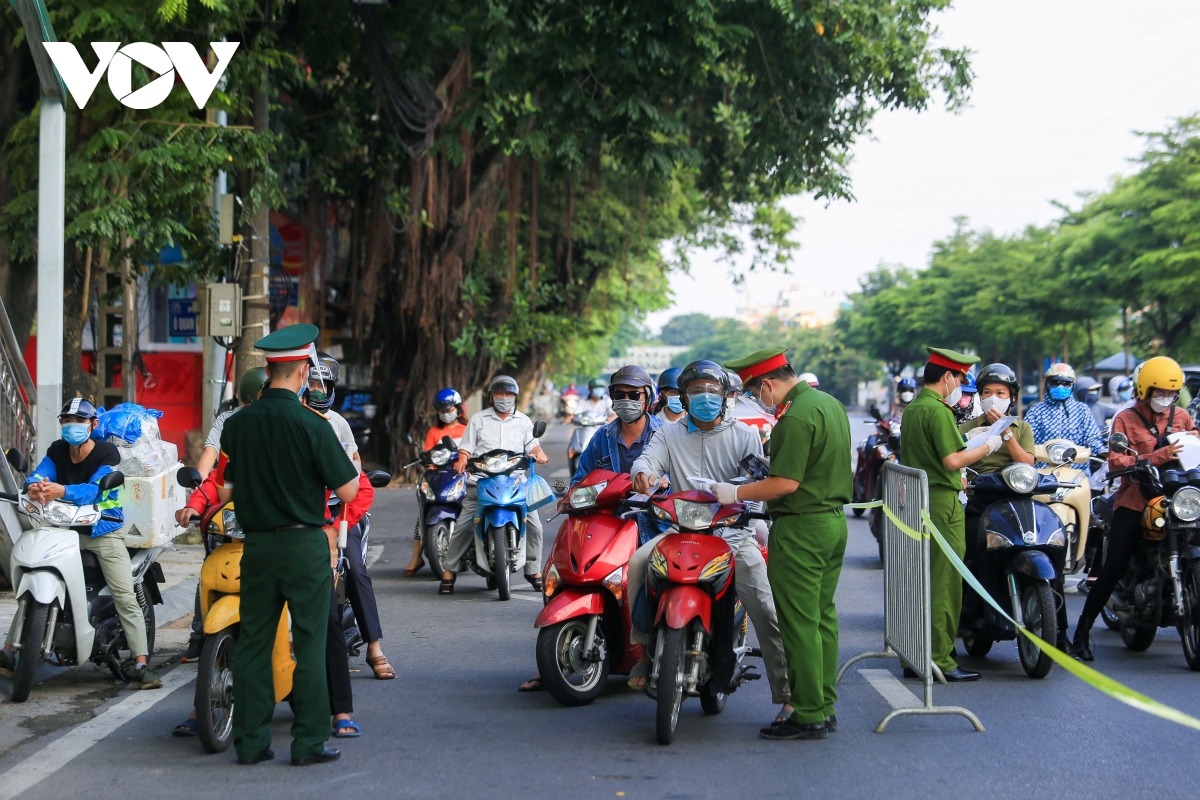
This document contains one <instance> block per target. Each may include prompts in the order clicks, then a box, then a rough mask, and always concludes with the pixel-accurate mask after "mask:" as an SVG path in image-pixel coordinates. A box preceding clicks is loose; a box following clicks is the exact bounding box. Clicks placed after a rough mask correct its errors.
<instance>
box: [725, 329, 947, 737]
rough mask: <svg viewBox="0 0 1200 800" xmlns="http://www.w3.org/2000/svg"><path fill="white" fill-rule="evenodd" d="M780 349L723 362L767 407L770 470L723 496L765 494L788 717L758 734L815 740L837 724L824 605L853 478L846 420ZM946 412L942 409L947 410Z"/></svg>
mask: <svg viewBox="0 0 1200 800" xmlns="http://www.w3.org/2000/svg"><path fill="white" fill-rule="evenodd" d="M785 350H786V348H783V347H779V348H774V349H769V350H760V351H759V352H757V353H754V354H753V355H750V356H747V357H745V358H742V359H738V360H737V361H731V362H729V363H728V364H726V365H725V367H726V369H730V370H735V371H736V372H737V373H738V375H739V376H740V377H741V379H742V382H743V390H744V391H745V393H746V394H747V395H749V396H750V398H752V399H753V400H755V401H756V402H758V403H759V404H760V405H762V406H763V408H764V410H765V411H767V412H768V413H772V414H775V415H776V416H777V417H778V420H779V421H778V422H777V423H776V425H775V428H774V429H773V430H772V432H771V470H770V474H769V476H768V477H767V478H766V479H765V480H762V481H758V482H757V483H750V484H745V485H743V486H740V487H736V488H735V487H729V488H726V487H725V486H724V485H721V484H719V485H718V486H717V487H716V488H717V489H719V490H720V491H719V492H718V494H717V497H718V498H719V499H722V502H725V501H727V500H728V499H729V498H728V497H724V498H723V497H722V494H728V493H729V489H734V491H733V492H732V494H733V498H734V499H737V500H743V501H749V500H765V501H767V510H768V512H769V513H770V515H771V518H772V525H771V536H770V553H771V558H770V560H769V561H768V562H767V575H768V578H769V580H770V582H771V592H772V594H773V595H774V597H775V610H776V612H777V613H778V615H779V632H780V634H781V637H782V639H783V650H784V653H785V654H786V655H787V665H788V683H789V684H790V685H791V691H792V695H791V706H792V709H793V710H792V715H791V717H790V718H788V719H783V720H781V721H778V722H777V723H776V724H774V725H772V726H770V727H767V728H763V729H762V730H761V731H759V735H760V736H761V737H762V738H764V739H824V738H825V737H826V736H828V735H829V734H830V733H832V732H834V731H836V730H837V716H836V715H835V713H834V703H835V702H836V700H837V691H836V690H835V689H834V679H835V678H836V676H837V660H838V625H837V609H836V607H835V605H834V602H833V595H834V591H835V590H836V589H837V584H838V578H839V577H840V576H841V574H842V556H843V555H844V554H845V552H846V514H845V511H844V510H843V506H844V505H845V504H846V503H849V502H850V497H851V483H852V481H853V476H852V473H851V468H850V449H851V445H850V420H849V419H848V418H847V416H846V409H845V408H844V407H843V406H842V404H841V403H840V402H838V401H837V400H836V399H834V398H833V397H831V396H830V395H828V394H825V393H824V392H822V391H820V390H819V389H814V388H812V387H811V386H809V384H808V383H806V382H804V381H799V380H797V378H796V373H795V372H793V371H792V368H791V367H790V366H789V365H788V363H787V360H786V359H785V358H784V355H783V354H784V351H785ZM947 410H949V409H947Z"/></svg>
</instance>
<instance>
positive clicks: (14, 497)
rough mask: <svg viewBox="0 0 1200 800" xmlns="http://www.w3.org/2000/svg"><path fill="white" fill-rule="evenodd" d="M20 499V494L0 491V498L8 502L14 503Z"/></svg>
mask: <svg viewBox="0 0 1200 800" xmlns="http://www.w3.org/2000/svg"><path fill="white" fill-rule="evenodd" d="M20 499H21V497H20V495H15V494H11V493H9V492H0V500H7V501H8V502H10V503H16V502H18V501H19V500H20Z"/></svg>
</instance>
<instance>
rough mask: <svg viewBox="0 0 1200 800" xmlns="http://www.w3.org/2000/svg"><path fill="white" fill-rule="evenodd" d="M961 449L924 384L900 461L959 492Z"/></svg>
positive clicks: (910, 412) (937, 485)
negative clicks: (951, 459) (951, 461)
mask: <svg viewBox="0 0 1200 800" xmlns="http://www.w3.org/2000/svg"><path fill="white" fill-rule="evenodd" d="M252 407H253V406H252ZM235 416H236V415H235ZM965 449H966V445H964V444H963V437H962V434H961V433H959V432H958V427H957V426H956V425H955V424H954V412H953V411H951V410H950V406H948V405H946V403H945V401H943V400H942V397H941V395H939V394H938V393H937V392H935V391H933V390H932V389H930V388H928V387H926V388H924V389H922V390H921V391H920V392H919V393H918V394H917V396H916V398H915V399H914V400H913V401H912V402H911V403H909V404H908V408H906V409H904V427H903V430H902V431H901V433H900V463H901V464H903V465H904V466H906V467H915V468H916V469H923V470H925V474H926V475H927V476H928V477H929V489H930V490H931V491H932V490H934V489H951V490H953V491H955V492H959V491H962V472H960V471H959V470H956V469H947V468H946V465H945V464H943V463H942V459H943V458H945V457H946V456H948V455H951V454H952V453H957V452H958V451H959V450H965Z"/></svg>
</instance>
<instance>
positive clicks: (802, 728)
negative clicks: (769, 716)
mask: <svg viewBox="0 0 1200 800" xmlns="http://www.w3.org/2000/svg"><path fill="white" fill-rule="evenodd" d="M758 735H759V736H760V737H761V738H763V739H772V740H779V741H782V740H790V739H824V738H825V737H826V736H828V735H829V728H828V727H826V725H825V723H824V722H804V723H801V722H794V721H792V720H790V719H789V720H784V721H783V722H781V723H779V724H778V725H772V726H771V727H769V728H762V729H761V730H759V732H758Z"/></svg>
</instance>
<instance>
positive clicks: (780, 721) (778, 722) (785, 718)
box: [771, 705, 794, 728]
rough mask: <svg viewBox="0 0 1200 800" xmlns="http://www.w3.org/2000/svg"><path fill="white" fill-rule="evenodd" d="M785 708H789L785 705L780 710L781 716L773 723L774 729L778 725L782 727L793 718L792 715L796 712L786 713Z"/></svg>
mask: <svg viewBox="0 0 1200 800" xmlns="http://www.w3.org/2000/svg"><path fill="white" fill-rule="evenodd" d="M784 708H787V706H786V705H785V706H784V707H783V708H781V709H779V715H778V716H776V717H775V721H774V722H772V723H771V727H772V728H774V727H775V726H776V725H782V724H783V723H785V722H787V721H788V720H789V719H791V718H792V714H793V713H794V710H793V711H784Z"/></svg>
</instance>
